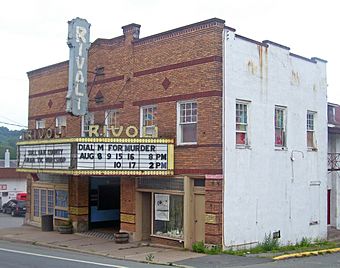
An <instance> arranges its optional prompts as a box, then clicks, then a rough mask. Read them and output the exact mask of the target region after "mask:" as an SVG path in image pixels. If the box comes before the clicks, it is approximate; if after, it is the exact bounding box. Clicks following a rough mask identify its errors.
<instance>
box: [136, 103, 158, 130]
mask: <svg viewBox="0 0 340 268" xmlns="http://www.w3.org/2000/svg"><path fill="white" fill-rule="evenodd" d="M140 109H141V130H142V131H141V136H142V137H146V136H153V135H154V134H155V131H156V130H155V127H156V126H157V123H156V118H157V117H156V116H157V106H156V105H149V106H143V107H141V108H140Z"/></svg>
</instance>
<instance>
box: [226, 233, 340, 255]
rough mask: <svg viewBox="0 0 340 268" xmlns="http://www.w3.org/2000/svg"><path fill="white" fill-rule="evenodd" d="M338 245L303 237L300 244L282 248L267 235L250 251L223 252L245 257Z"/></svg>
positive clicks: (276, 240)
mask: <svg viewBox="0 0 340 268" xmlns="http://www.w3.org/2000/svg"><path fill="white" fill-rule="evenodd" d="M336 246H337V244H336V243H334V242H329V241H326V240H320V239H315V240H314V241H312V240H311V239H309V238H306V237H303V238H302V239H301V241H300V242H296V243H295V244H290V245H286V246H280V243H279V241H278V239H274V238H272V237H271V235H268V236H267V235H265V238H264V240H263V242H262V243H259V244H258V245H257V246H256V247H254V248H250V249H242V250H233V249H232V248H231V249H229V250H225V251H223V253H225V254H230V255H238V256H244V255H247V254H259V253H266V252H273V253H274V252H289V251H296V252H299V251H306V250H308V251H310V250H319V249H327V248H334V247H336Z"/></svg>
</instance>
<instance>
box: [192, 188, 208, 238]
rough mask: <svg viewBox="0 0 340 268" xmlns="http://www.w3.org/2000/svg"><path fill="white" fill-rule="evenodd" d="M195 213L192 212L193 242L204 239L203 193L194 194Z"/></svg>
mask: <svg viewBox="0 0 340 268" xmlns="http://www.w3.org/2000/svg"><path fill="white" fill-rule="evenodd" d="M194 196H195V209H194V210H195V213H194V229H195V230H194V231H195V242H199V241H202V242H203V243H204V241H205V222H204V220H205V218H204V217H203V215H205V195H204V194H197V193H196V194H195V195H194Z"/></svg>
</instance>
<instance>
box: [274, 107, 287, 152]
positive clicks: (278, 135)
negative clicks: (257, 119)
mask: <svg viewBox="0 0 340 268" xmlns="http://www.w3.org/2000/svg"><path fill="white" fill-rule="evenodd" d="M286 113H287V109H286V108H285V107H280V106H275V119H274V121H275V122H274V124H275V146H276V147H287V136H286V135H287V133H286V127H287V120H286Z"/></svg>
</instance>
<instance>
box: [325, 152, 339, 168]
mask: <svg viewBox="0 0 340 268" xmlns="http://www.w3.org/2000/svg"><path fill="white" fill-rule="evenodd" d="M328 171H340V153H328Z"/></svg>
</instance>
